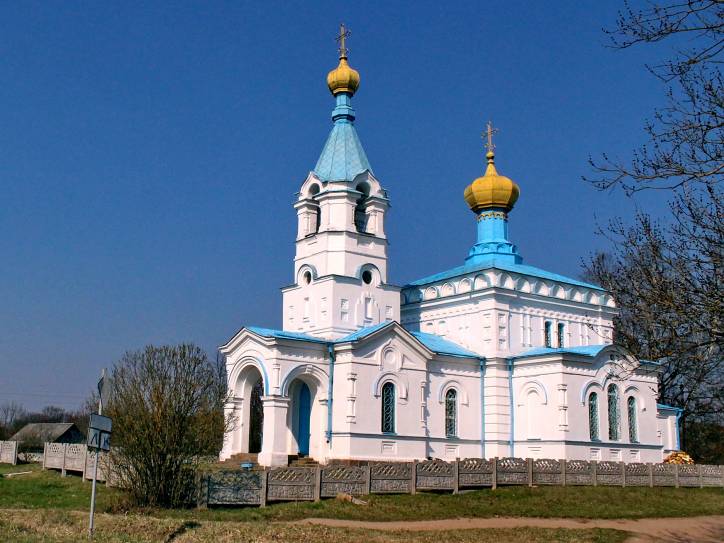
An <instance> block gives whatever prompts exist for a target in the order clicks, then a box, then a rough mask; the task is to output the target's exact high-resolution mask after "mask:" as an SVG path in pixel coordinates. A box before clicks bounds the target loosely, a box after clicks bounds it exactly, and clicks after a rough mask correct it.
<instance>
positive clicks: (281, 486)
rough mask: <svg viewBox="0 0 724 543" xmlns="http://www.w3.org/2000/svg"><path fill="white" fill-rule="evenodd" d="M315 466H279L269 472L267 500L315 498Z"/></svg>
mask: <svg viewBox="0 0 724 543" xmlns="http://www.w3.org/2000/svg"><path fill="white" fill-rule="evenodd" d="M315 472H316V470H315V469H313V468H279V469H275V470H271V471H270V472H269V478H268V482H267V496H266V497H267V501H303V500H310V501H311V500H314V499H315V480H316V478H315Z"/></svg>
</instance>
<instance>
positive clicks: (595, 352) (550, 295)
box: [220, 34, 679, 466]
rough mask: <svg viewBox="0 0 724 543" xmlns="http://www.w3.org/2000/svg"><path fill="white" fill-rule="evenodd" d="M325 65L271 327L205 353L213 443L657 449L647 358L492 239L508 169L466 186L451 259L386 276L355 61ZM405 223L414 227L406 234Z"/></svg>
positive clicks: (508, 200)
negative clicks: (409, 275) (327, 109)
mask: <svg viewBox="0 0 724 543" xmlns="http://www.w3.org/2000/svg"><path fill="white" fill-rule="evenodd" d="M341 42H342V43H341V45H342V47H341V49H340V60H339V65H338V67H337V68H336V69H334V70H333V71H331V72H330V73H329V75H328V77H327V83H328V86H329V89H330V90H331V92H332V94H333V95H334V97H335V101H336V105H335V108H334V110H333V112H332V121H333V125H332V130H331V132H330V134H329V137H328V138H327V141H326V143H325V145H324V148H323V150H322V153H321V156H320V157H319V160H318V161H317V164H316V166H315V167H314V170H312V171H311V172H310V173H309V175H308V176H307V178H306V180H305V181H304V183H303V184H302V186H301V187H300V189H299V194H298V197H297V200H296V203H295V204H294V208H295V209H296V212H297V216H298V228H297V233H296V256H295V259H294V274H293V283H292V284H291V285H289V286H286V287H284V288H282V295H283V308H284V309H283V318H282V321H283V324H282V329H281V330H272V329H268V328H259V327H255V326H245V327H243V328H242V329H241V330H240V331H239V332H237V333H236V335H234V337H232V338H231V339H230V340H229V341H228V343H226V344H225V345H223V346H222V347H221V348H220V350H221V353H222V354H223V355H224V356H225V360H226V368H227V375H228V388H229V399H228V401H227V404H226V407H225V409H226V413H227V414H229V415H233V416H234V418H235V420H236V422H235V424H234V428H233V430H231V431H230V432H229V433H228V434H227V435H226V438H225V442H224V446H223V450H222V452H221V458H222V459H227V458H230V457H231V456H233V455H235V454H237V453H258V462H259V464H261V465H264V466H276V465H287V463H288V461H289V458H290V457H294V456H297V455H299V456H309V457H311V458H313V459H315V460H317V461H318V462H320V463H323V464H324V463H328V462H330V461H334V460H362V461H364V460H386V461H389V460H399V461H409V460H413V459H418V460H422V459H425V458H442V459H448V460H452V459H455V458H467V457H485V458H491V457H496V456H497V457H506V456H517V457H531V458H569V459H586V460H588V459H594V460H623V461H626V462H660V461H661V460H662V459H663V457H664V456H665V455H666V454H667V453H668V452H669V451H671V450H676V449H677V448H678V429H677V428H678V426H677V421H678V415H679V411H678V410H677V409H676V408H672V407H667V406H663V405H657V402H656V399H657V371H658V370H657V366H656V365H655V364H653V363H650V362H645V361H641V360H636V359H635V358H633V357H632V356H631V355H630V354H629V353H627V352H625V351H624V350H622V349H621V348H620V347H617V346H615V345H613V344H612V338H613V317H614V315H615V314H616V305H615V303H614V300H613V299H612V298H611V296H610V295H609V294H608V293H607V292H605V291H604V290H602V289H601V288H600V287H598V286H596V285H592V284H588V283H585V282H583V281H580V280H577V279H572V278H569V277H564V276H561V275H558V274H555V273H551V272H548V271H544V270H542V269H539V268H536V267H533V266H530V265H527V264H524V263H523V259H522V257H521V256H520V254H519V253H518V250H517V248H516V246H515V245H514V244H513V243H512V242H511V241H510V240H509V237H508V216H509V213H510V212H511V210H512V209H513V206H514V204H515V202H516V200H517V198H518V195H519V188H518V185H517V184H516V183H514V182H513V181H512V180H510V179H509V178H507V177H504V176H502V175H500V174H498V173H497V171H496V165H495V155H494V153H493V145H492V141H491V139H492V130H491V127H490V125H488V146H487V147H488V153H487V169H486V171H485V173H484V175H483V176H482V177H479V178H477V179H475V180H474V181H473V182H472V183H471V184H470V185H469V186H468V187H467V188H466V189H465V194H464V195H465V200H466V201H467V203H468V205H469V207H470V208H471V209H472V211H473V212H474V217H475V224H476V227H477V242H476V243H475V245H473V247H472V248H471V249H470V252H469V254H468V255H467V258H465V260H464V261H462V262H461V265H459V266H457V267H454V268H452V269H449V270H446V271H443V272H441V273H438V274H435V275H432V276H429V277H424V278H421V279H418V280H416V281H413V282H411V283H409V284H407V285H405V286H403V287H399V286H395V285H392V284H390V283H389V280H388V273H387V270H388V265H387V259H388V254H387V252H388V251H387V247H388V242H387V236H386V234H385V226H386V225H385V221H386V220H387V211H388V209H389V206H390V202H389V199H388V197H387V193H386V191H385V189H384V188H383V186H382V184H381V182H380V180H378V179H377V177H376V176H375V174H374V173H373V171H372V168H371V167H370V163H369V161H368V159H367V156H366V155H365V152H364V149H363V148H362V144H361V142H360V139H359V137H358V135H357V132H356V130H355V127H354V120H355V112H354V110H353V109H352V104H351V100H352V96H353V95H354V93H355V91H356V90H357V88H358V87H359V74H358V73H357V71H355V70H354V69H352V68H351V67H350V66H349V64H348V62H347V51H346V49H345V47H344V34H343V35H342V40H341ZM410 235H413V232H410Z"/></svg>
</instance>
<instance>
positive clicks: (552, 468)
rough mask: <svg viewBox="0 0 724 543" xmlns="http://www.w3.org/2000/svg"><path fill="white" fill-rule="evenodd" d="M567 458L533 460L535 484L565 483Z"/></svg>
mask: <svg viewBox="0 0 724 543" xmlns="http://www.w3.org/2000/svg"><path fill="white" fill-rule="evenodd" d="M565 465H566V463H565V460H549V459H547V458H544V459H541V460H533V484H534V485H559V486H560V485H563V484H565V483H564V480H563V478H564V476H565V473H564V469H565Z"/></svg>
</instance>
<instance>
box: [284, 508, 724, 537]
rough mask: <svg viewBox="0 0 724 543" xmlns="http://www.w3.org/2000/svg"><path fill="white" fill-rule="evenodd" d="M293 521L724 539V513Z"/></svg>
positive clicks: (373, 526) (385, 527) (379, 527)
mask: <svg viewBox="0 0 724 543" xmlns="http://www.w3.org/2000/svg"><path fill="white" fill-rule="evenodd" d="M292 524H318V525H323V526H331V527H340V528H368V529H371V530H411V531H420V530H467V529H474V528H521V527H524V526H525V527H534V528H584V529H585V528H613V529H615V530H623V531H626V532H630V533H631V538H630V539H629V540H628V541H629V542H630V543H633V542H641V543H643V542H647V543H650V542H663V541H666V542H675V543H684V542H697V543H699V542H702V543H722V542H724V515H722V516H710V517H684V518H651V519H639V520H628V519H614V520H605V519H596V520H579V519H557V518H515V517H499V518H459V519H447V520H423V521H401V522H366V521H355V520H337V519H304V520H300V521H297V522H296V523H292Z"/></svg>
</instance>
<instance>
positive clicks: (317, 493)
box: [314, 465, 322, 502]
mask: <svg viewBox="0 0 724 543" xmlns="http://www.w3.org/2000/svg"><path fill="white" fill-rule="evenodd" d="M321 495H322V466H319V465H318V466H317V467H316V468H314V501H315V502H318V501H319V500H320V499H321Z"/></svg>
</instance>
